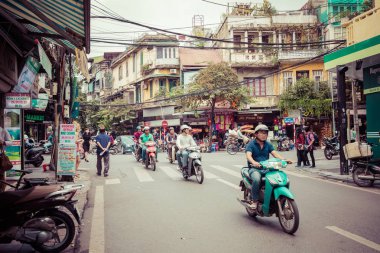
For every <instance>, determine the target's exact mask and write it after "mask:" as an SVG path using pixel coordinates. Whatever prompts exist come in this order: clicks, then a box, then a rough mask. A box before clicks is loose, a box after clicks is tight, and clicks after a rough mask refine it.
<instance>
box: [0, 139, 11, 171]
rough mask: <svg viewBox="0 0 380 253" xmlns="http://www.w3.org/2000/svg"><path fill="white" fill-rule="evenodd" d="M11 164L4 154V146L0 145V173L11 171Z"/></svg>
mask: <svg viewBox="0 0 380 253" xmlns="http://www.w3.org/2000/svg"><path fill="white" fill-rule="evenodd" d="M12 167H13V164H12V163H11V161H10V160H9V158H8V156H7V155H6V154H5V152H4V146H3V145H1V154H0V171H2V172H5V171H8V170H10V169H12Z"/></svg>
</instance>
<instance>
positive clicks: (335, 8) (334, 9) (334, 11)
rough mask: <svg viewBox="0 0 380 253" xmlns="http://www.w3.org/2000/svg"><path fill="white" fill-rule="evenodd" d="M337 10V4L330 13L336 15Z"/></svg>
mask: <svg viewBox="0 0 380 253" xmlns="http://www.w3.org/2000/svg"><path fill="white" fill-rule="evenodd" d="M338 12H339V10H338V6H333V13H332V15H333V16H336V15H338Z"/></svg>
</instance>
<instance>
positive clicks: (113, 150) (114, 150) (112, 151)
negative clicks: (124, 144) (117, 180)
mask: <svg viewBox="0 0 380 253" xmlns="http://www.w3.org/2000/svg"><path fill="white" fill-rule="evenodd" d="M109 152H110V154H111V155H117V154H119V153H120V150H119V148H118V143H117V141H116V140H115V141H114V144H112V145H111V147H110V148H109Z"/></svg>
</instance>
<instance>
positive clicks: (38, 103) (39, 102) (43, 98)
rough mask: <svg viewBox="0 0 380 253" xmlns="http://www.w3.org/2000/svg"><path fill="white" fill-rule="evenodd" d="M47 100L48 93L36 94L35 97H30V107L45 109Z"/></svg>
mask: <svg viewBox="0 0 380 253" xmlns="http://www.w3.org/2000/svg"><path fill="white" fill-rule="evenodd" d="M48 102H49V95H48V94H46V93H41V94H38V98H37V99H32V108H33V109H39V110H43V111H45V109H46V107H47V105H48Z"/></svg>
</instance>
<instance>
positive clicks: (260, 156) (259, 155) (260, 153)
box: [245, 140, 274, 163]
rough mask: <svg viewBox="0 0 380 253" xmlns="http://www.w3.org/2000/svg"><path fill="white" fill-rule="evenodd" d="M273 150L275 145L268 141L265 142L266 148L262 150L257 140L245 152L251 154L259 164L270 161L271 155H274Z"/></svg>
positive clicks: (249, 144)
mask: <svg viewBox="0 0 380 253" xmlns="http://www.w3.org/2000/svg"><path fill="white" fill-rule="evenodd" d="M273 150H274V147H273V145H272V144H271V143H269V142H268V141H265V142H264V146H263V148H262V149H261V147H260V144H259V143H258V142H257V141H256V140H253V141H251V142H250V143H248V146H247V148H246V149H245V152H251V153H252V158H253V160H255V161H256V162H258V163H259V162H263V161H266V160H268V159H269V154H270V153H272V151H273Z"/></svg>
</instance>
